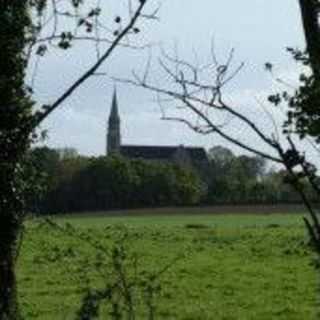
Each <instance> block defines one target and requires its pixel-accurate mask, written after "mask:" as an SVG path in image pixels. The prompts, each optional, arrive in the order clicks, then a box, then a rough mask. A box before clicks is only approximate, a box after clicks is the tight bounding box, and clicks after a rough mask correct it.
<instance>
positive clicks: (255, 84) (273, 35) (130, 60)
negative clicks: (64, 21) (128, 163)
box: [29, 0, 304, 156]
mask: <svg viewBox="0 0 320 320" xmlns="http://www.w3.org/2000/svg"><path fill="white" fill-rule="evenodd" d="M159 2H160V3H161V8H160V11H159V13H158V16H159V18H160V19H159V21H143V22H140V23H139V28H140V29H141V33H140V35H138V36H137V37H136V38H135V41H136V43H137V44H153V47H152V48H151V49H147V50H132V49H128V48H118V49H117V50H116V51H115V53H114V55H113V56H112V57H111V59H109V60H108V61H107V62H106V63H105V64H104V65H103V67H102V69H101V71H103V72H105V73H106V74H107V76H101V77H94V78H91V79H90V80H89V81H88V82H87V83H85V85H83V86H82V87H81V88H79V89H78V90H77V91H76V92H75V94H74V95H73V96H72V97H71V98H69V99H68V100H67V101H66V102H65V103H64V104H63V105H62V106H61V107H60V109H59V110H57V111H56V112H55V113H54V114H53V115H52V116H51V117H50V118H49V119H48V120H46V122H45V123H44V124H43V126H42V129H47V130H48V138H47V140H46V141H45V143H46V144H47V145H49V146H50V147H54V148H63V147H74V148H76V149H77V150H78V151H79V153H80V154H84V155H95V156H97V155H103V154H104V153H105V143H106V142H105V140H106V125H107V117H108V114H109V111H110V106H111V99H112V92H113V88H114V86H115V83H114V81H113V80H112V78H114V77H116V78H130V77H131V73H132V70H137V71H141V70H143V67H144V66H145V62H146V60H147V59H148V57H149V55H150V54H151V55H152V67H151V72H152V78H153V79H155V80H157V81H159V82H160V84H162V83H161V81H163V78H162V76H161V70H160V68H159V66H158V65H157V58H158V54H159V48H160V47H161V48H163V49H165V50H166V51H168V52H172V51H173V49H174V48H175V47H177V48H178V49H177V50H178V53H179V56H181V57H183V58H184V59H186V60H189V61H191V62H192V61H195V59H197V60H199V61H200V62H201V63H203V64H206V63H208V61H210V59H211V56H210V49H211V44H212V41H214V45H215V50H216V53H217V56H218V58H219V59H220V60H221V61H224V60H225V59H227V56H228V53H229V51H230V50H231V49H232V48H234V50H235V61H234V63H235V64H237V63H238V64H239V63H241V62H244V63H245V67H244V68H243V70H242V72H241V73H240V74H239V75H238V76H237V78H236V79H235V80H234V81H233V83H232V85H231V86H230V88H229V92H228V95H229V98H230V101H232V103H234V105H239V108H242V109H241V110H243V111H244V112H245V113H246V114H248V115H249V116H250V118H251V119H253V120H255V121H257V123H258V124H259V125H261V126H262V128H263V129H265V130H269V132H270V130H273V127H272V126H273V124H272V123H271V122H270V119H268V118H267V117H266V116H263V117H262V116H261V109H260V110H259V108H258V109H257V103H256V101H257V99H258V100H259V101H260V100H261V101H265V98H266V97H267V95H268V94H270V93H272V92H273V90H276V89H277V88H275V84H274V82H273V81H272V79H271V78H270V76H269V75H268V74H267V73H266V72H265V70H264V63H265V62H268V61H270V62H272V63H273V64H274V65H275V72H276V73H277V76H281V77H282V79H284V80H286V81H289V82H291V83H294V82H295V80H296V78H297V75H298V72H297V66H296V65H295V64H294V62H293V61H292V59H291V58H290V56H289V55H288V54H287V53H286V50H285V49H286V47H300V48H303V47H304V38H303V33H302V27H301V18H300V13H299V10H298V9H299V8H298V1H297V0H281V1H279V0H268V1H266V0H243V1H237V0H224V1H212V0H188V1H186V0H164V1H158V2H155V1H150V4H149V8H150V10H151V11H152V9H153V8H154V7H155V6H156V5H157V3H159ZM115 3H117V4H114V7H112V8H111V9H110V10H109V11H110V12H111V13H110V17H111V18H112V19H113V17H114V16H116V15H117V14H118V13H120V14H121V13H123V12H124V11H123V10H124V9H123V8H124V4H125V3H126V1H119V0H118V1H115ZM147 8H148V7H147ZM107 9H109V8H107ZM112 19H110V20H112ZM195 57H197V58H195ZM94 59H95V50H94V48H92V47H89V46H87V45H83V44H80V45H78V46H76V47H75V48H74V49H73V50H70V51H69V52H68V53H66V54H65V53H64V54H62V53H59V52H57V51H54V50H52V51H49V54H48V56H47V57H45V58H44V59H42V60H41V63H40V64H39V68H38V70H37V76H36V78H35V82H34V89H35V98H36V101H38V102H39V103H50V102H52V101H54V100H55V98H56V97H58V96H59V94H61V93H62V92H63V91H64V90H65V88H66V87H67V86H68V85H70V84H71V83H72V82H73V81H74V80H75V79H76V78H77V77H78V76H79V75H81V74H82V73H83V72H84V71H85V70H86V69H87V68H88V67H89V66H90V65H91V64H92V62H94ZM31 74H32V68H30V71H29V78H31ZM116 86H117V92H118V101H119V112H120V116H121V133H122V142H123V143H124V144H147V145H180V144H184V145H193V146H203V147H205V148H207V149H209V148H210V147H213V146H215V145H224V146H226V147H228V148H231V149H232V150H234V152H236V153H241V152H242V151H241V150H239V149H238V148H234V147H233V146H232V145H230V144H229V143H226V142H225V141H223V140H222V139H221V138H219V137H218V136H216V135H208V136H201V135H198V134H196V133H194V132H192V131H191V130H190V129H189V128H187V127H185V126H184V125H182V124H178V123H173V122H168V121H163V120H161V112H160V109H159V106H158V104H157V103H156V100H155V96H154V95H152V94H151V93H150V92H148V91H146V90H143V89H139V88H136V87H132V86H129V85H127V84H123V83H117V84H116ZM274 116H275V117H276V118H277V119H278V120H279V121H280V120H281V119H282V116H283V114H282V115H281V112H278V111H276V112H275V114H274ZM268 121H269V122H268ZM228 130H229V132H231V133H232V134H233V135H234V136H235V137H238V138H241V139H244V140H245V141H247V142H249V143H252V144H253V145H255V146H257V145H259V143H260V142H259V141H256V140H255V138H254V136H253V135H251V134H250V132H249V131H248V130H247V129H245V128H243V127H241V126H240V125H238V124H235V123H231V125H230V128H228ZM262 148H263V147H262Z"/></svg>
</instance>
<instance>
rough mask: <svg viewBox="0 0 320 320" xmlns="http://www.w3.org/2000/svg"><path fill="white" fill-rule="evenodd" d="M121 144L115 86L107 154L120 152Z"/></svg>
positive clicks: (109, 122)
mask: <svg viewBox="0 0 320 320" xmlns="http://www.w3.org/2000/svg"><path fill="white" fill-rule="evenodd" d="M120 146H121V134H120V116H119V110H118V98H117V90H116V88H114V92H113V98H112V104H111V111H110V115H109V121H108V132H107V148H106V149H107V150H106V151H107V154H108V155H110V154H112V153H119V152H120Z"/></svg>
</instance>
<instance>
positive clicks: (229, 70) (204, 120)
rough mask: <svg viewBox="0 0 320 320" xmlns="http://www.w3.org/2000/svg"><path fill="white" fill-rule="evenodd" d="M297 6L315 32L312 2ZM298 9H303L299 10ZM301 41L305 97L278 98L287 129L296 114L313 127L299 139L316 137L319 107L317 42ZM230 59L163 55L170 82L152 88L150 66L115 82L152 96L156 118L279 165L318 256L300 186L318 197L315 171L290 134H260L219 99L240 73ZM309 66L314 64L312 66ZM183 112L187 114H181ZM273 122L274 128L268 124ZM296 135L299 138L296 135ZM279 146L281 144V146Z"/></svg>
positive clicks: (316, 227)
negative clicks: (243, 132) (248, 137)
mask: <svg viewBox="0 0 320 320" xmlns="http://www.w3.org/2000/svg"><path fill="white" fill-rule="evenodd" d="M308 2H311V3H312V5H310V3H309V4H308ZM300 4H301V9H302V14H303V17H304V21H305V28H307V25H308V26H309V27H310V25H311V24H310V25H309V23H310V22H312V26H311V31H315V30H318V29H319V28H318V27H317V28H315V27H314V26H315V24H318V23H319V22H318V21H319V19H318V12H319V4H318V1H309V0H303V1H301V2H300ZM304 9H306V10H305V11H304ZM305 30H306V33H308V30H309V29H305ZM309 31H310V30H309ZM307 38H308V48H307V49H308V53H309V55H310V58H309V57H307V58H305V57H304V56H301V55H300V54H299V53H298V52H296V51H295V50H292V51H293V53H294V55H296V57H297V59H298V60H302V61H306V63H307V64H311V65H312V66H313V67H314V68H315V70H314V74H315V76H312V77H311V84H312V86H311V87H310V88H309V87H307V92H306V93H305V92H304V91H303V90H304V88H305V86H302V89H301V90H298V93H297V95H298V97H297V96H296V95H293V96H292V95H290V93H287V92H284V93H283V95H282V97H283V98H284V100H285V101H286V102H287V103H288V105H289V107H291V108H295V109H297V114H294V113H293V114H291V115H293V117H292V118H290V113H288V121H287V124H286V125H290V124H291V123H290V121H291V120H292V119H294V118H295V117H298V118H299V116H300V115H302V117H303V119H306V120H307V121H310V122H311V123H313V122H316V123H317V126H316V129H314V127H312V126H311V125H310V123H307V125H306V124H305V122H304V120H303V122H302V126H304V127H303V130H304V128H305V127H306V128H307V130H306V131H303V130H302V131H301V132H303V134H302V136H301V137H304V136H305V134H307V135H308V134H310V135H311V133H310V131H308V128H311V129H312V131H314V132H315V133H316V134H319V132H320V129H319V128H320V126H319V116H318V112H319V111H318V110H319V108H318V107H317V106H318V101H319V99H318V98H317V97H318V96H319V95H318V93H319V92H320V91H319V88H320V86H319V82H317V78H316V73H317V65H318V62H319V55H313V53H314V52H315V51H314V50H315V48H317V46H318V45H319V42H317V44H315V43H314V41H317V40H318V38H317V39H315V38H314V37H313V36H312V37H311V36H310V35H309V34H307ZM233 57H234V50H231V52H230V54H229V56H228V58H227V59H226V60H225V61H223V62H220V61H219V60H218V59H217V56H216V54H215V52H214V50H213V48H212V55H211V58H212V61H211V62H209V63H206V62H205V63H204V64H203V65H202V66H200V65H199V63H198V61H197V63H196V64H193V63H192V62H190V61H185V60H183V59H182V58H180V57H177V56H172V55H169V54H168V53H166V52H164V53H163V55H162V57H161V58H160V59H159V62H160V67H161V68H162V70H163V72H164V73H165V76H166V79H170V80H171V82H170V81H167V82H166V83H165V84H163V85H160V84H158V83H157V84H155V83H153V82H152V81H151V80H150V77H149V74H150V68H151V63H150V61H148V63H147V66H146V69H145V71H144V73H143V74H140V75H139V74H137V73H136V72H134V73H133V75H134V78H133V79H120V81H122V82H125V83H128V84H131V85H135V86H139V87H142V88H145V89H147V90H150V91H152V92H154V93H155V94H156V96H157V98H158V102H159V105H160V107H161V110H162V119H164V120H167V121H175V122H180V123H183V124H185V125H187V126H188V127H189V128H191V129H192V130H194V131H195V132H197V133H199V134H203V135H209V134H212V135H214V134H215V135H219V136H220V137H221V138H223V139H225V140H226V141H228V142H229V143H232V144H234V145H236V146H238V147H240V148H242V149H243V150H245V151H248V152H251V153H253V154H255V155H256V156H259V157H262V158H264V159H266V160H269V161H272V162H274V163H276V164H278V165H281V166H282V167H283V168H284V169H285V172H286V176H285V178H284V179H285V181H286V182H287V183H290V185H291V186H292V187H293V188H294V189H295V190H296V191H297V192H298V193H299V195H300V196H301V199H302V201H303V203H304V204H305V206H306V208H307V210H308V212H309V219H308V218H304V221H305V224H306V227H307V228H308V231H309V233H310V236H311V238H312V240H313V244H314V245H315V248H316V250H317V252H318V253H319V255H320V222H319V218H318V216H317V212H316V210H315V209H314V208H313V206H312V204H311V203H310V201H309V199H308V197H307V194H306V190H305V184H304V182H305V181H306V180H307V181H308V183H309V184H310V186H311V187H312V188H313V189H314V191H315V192H316V193H317V194H318V196H320V186H319V184H318V181H319V179H318V178H317V175H316V171H317V170H316V167H315V166H314V165H313V164H312V163H310V162H308V161H307V159H306V158H305V156H304V154H303V152H301V151H299V150H298V148H297V146H296V143H295V140H294V135H293V133H294V131H291V130H288V129H287V128H286V129H285V130H284V131H283V136H282V137H281V138H280V132H279V133H277V132H265V131H264V130H263V129H262V128H259V126H258V125H257V123H256V120H255V119H252V118H251V117H250V115H248V114H246V113H245V112H244V111H243V109H241V108H239V107H238V106H237V105H234V104H231V103H230V102H229V100H228V99H227V97H226V94H225V88H226V86H227V85H228V84H229V83H230V82H231V81H232V80H233V79H234V78H235V77H236V75H237V74H238V73H239V72H240V71H241V69H242V68H243V64H240V65H239V66H237V67H233V65H232V62H233ZM313 59H314V60H313ZM314 63H315V64H316V65H314ZM203 66H205V67H203ZM266 67H267V69H272V66H270V65H269V64H266ZM208 79H209V80H208ZM302 80H303V81H307V82H308V81H309V78H307V77H302ZM162 96H165V98H164V99H162V98H161V97H162ZM301 97H302V98H301ZM279 99H280V100H281V94H277V95H275V96H272V97H270V98H269V100H270V102H273V103H274V104H275V105H278V104H279ZM304 99H306V100H307V103H306V104H304V102H305V101H304ZM164 103H167V104H170V106H169V107H168V105H167V108H166V109H165V108H164V107H163V104H164ZM305 105H307V109H306V108H305ZM170 107H171V109H172V108H174V107H177V109H178V111H179V112H180V113H179V115H178V116H170V115H168V114H167V112H165V110H170ZM310 110H311V111H310ZM183 111H187V112H185V113H183ZM264 111H265V110H264ZM190 112H191V113H192V114H193V115H194V118H193V119H191V118H190ZM266 112H267V111H266ZM217 113H219V115H220V117H219V116H216V114H217ZM222 114H224V115H226V116H227V117H229V118H230V117H232V118H233V119H236V120H237V121H238V122H240V123H241V124H242V125H243V126H245V127H246V128H247V129H249V130H250V131H251V133H252V134H253V135H255V137H256V138H257V139H258V141H259V142H258V143H255V144H254V145H252V144H250V143H248V142H246V141H245V140H243V139H242V138H241V137H238V136H234V135H232V132H230V131H229V130H228V126H227V125H225V123H221V122H220V123H219V122H217V119H221V115H222ZM269 116H270V114H269ZM273 123H275V121H274V119H273ZM296 132H298V133H299V130H297V131H296ZM312 135H313V136H314V135H315V134H312ZM283 141H286V143H284V142H283ZM318 142H319V141H318Z"/></svg>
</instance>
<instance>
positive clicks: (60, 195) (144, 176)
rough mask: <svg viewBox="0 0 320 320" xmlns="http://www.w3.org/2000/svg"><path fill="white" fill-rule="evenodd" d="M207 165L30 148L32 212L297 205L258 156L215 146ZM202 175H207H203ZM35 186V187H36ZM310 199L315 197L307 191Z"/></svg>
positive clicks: (278, 176) (278, 174) (279, 178)
mask: <svg viewBox="0 0 320 320" xmlns="http://www.w3.org/2000/svg"><path fill="white" fill-rule="evenodd" d="M208 157H209V164H208V167H205V168H202V169H201V170H202V172H200V174H199V169H198V170H195V169H194V168H188V167H182V166H179V165H178V164H176V163H170V162H157V161H152V162H151V161H145V160H142V159H141V160H140V159H139V160H137V159H135V160H131V159H126V158H123V157H121V156H111V157H104V156H101V157H85V156H80V155H79V154H78V153H77V152H76V151H75V150H73V149H62V150H55V149H50V148H48V147H41V148H34V149H32V150H31V152H30V157H29V159H30V160H29V162H28V163H29V170H32V173H31V172H30V176H33V177H34V180H35V181H34V183H33V186H34V187H33V189H32V190H33V191H32V192H31V193H30V194H29V208H30V211H32V212H34V213H39V214H55V213H68V212H69V213H70V212H83V211H103V210H110V209H130V208H139V207H162V206H188V205H208V204H209V205H215V204H277V203H298V202H300V200H299V197H298V195H297V194H296V192H295V191H294V190H292V188H291V187H290V185H287V184H286V183H284V182H285V181H284V180H285V174H284V172H282V171H279V170H275V169H273V168H268V165H267V162H266V160H264V159H263V158H260V157H252V156H246V155H240V156H237V155H235V154H234V153H233V152H232V151H231V150H229V149H227V148H225V147H222V146H216V147H214V148H212V149H210V150H209V153H208ZM204 171H205V172H204ZM35 186H38V188H35ZM308 192H309V196H310V198H312V199H314V201H316V195H313V192H312V190H311V189H310V190H308Z"/></svg>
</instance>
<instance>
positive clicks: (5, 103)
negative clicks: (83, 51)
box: [0, 0, 154, 320]
mask: <svg viewBox="0 0 320 320" xmlns="http://www.w3.org/2000/svg"><path fill="white" fill-rule="evenodd" d="M146 3H147V1H146V0H140V1H137V2H135V3H133V2H132V3H131V1H129V4H130V7H129V18H128V19H126V20H125V19H122V18H121V17H120V16H119V17H116V19H115V23H116V24H117V27H116V30H115V31H113V32H111V35H110V34H108V37H105V38H104V39H102V38H100V37H99V36H97V37H95V36H92V32H93V31H94V30H98V29H97V28H99V25H100V24H99V23H100V22H99V20H98V17H99V16H100V15H101V8H99V7H94V8H92V7H91V6H90V5H89V6H85V4H86V1H83V0H66V1H56V0H53V1H50V2H49V1H46V0H23V1H21V0H1V1H0V30H1V37H0V46H1V53H0V70H1V73H0V104H1V107H0V149H1V154H0V183H1V188H2V192H1V194H0V225H1V227H0V235H1V239H0V319H1V320H2V319H10V320H14V319H18V318H19V312H18V303H17V290H16V286H17V284H16V276H15V263H16V258H17V250H18V242H19V239H20V230H21V226H22V223H23V220H24V217H25V213H26V203H25V191H26V189H27V188H28V180H27V179H26V178H27V177H26V176H25V174H24V171H23V163H24V160H25V157H26V155H27V150H28V149H29V146H30V143H31V142H32V139H34V132H35V129H36V128H37V126H38V125H39V124H40V123H41V122H42V121H43V120H44V119H46V118H47V117H48V116H49V115H50V114H51V113H52V112H53V111H54V110H56V109H57V108H58V107H59V106H61V104H62V103H63V102H64V101H65V100H66V99H67V98H68V97H69V96H70V95H72V94H73V93H74V92H75V91H76V89H78V88H79V87H80V86H81V85H82V84H83V83H84V82H85V81H86V80H87V79H89V78H90V77H91V76H92V75H95V73H96V72H97V71H98V70H99V68H100V66H101V65H102V64H103V63H104V62H105V61H106V60H107V59H108V58H109V57H110V55H111V54H112V53H113V52H114V51H115V49H116V48H117V47H118V46H121V45H127V46H128V45H129V46H130V43H129V44H128V43H126V42H125V41H127V39H128V37H130V36H131V35H134V34H136V33H138V32H139V29H138V28H137V27H136V22H137V21H138V20H139V19H143V18H147V19H150V18H154V14H151V15H147V14H146V13H145V12H144V8H145V6H146ZM66 7H67V8H69V10H64V8H66ZM46 11H50V12H46ZM45 12H46V13H48V14H49V16H50V17H52V19H51V18H50V19H49V21H47V20H45V18H44V13H45ZM62 18H63V19H72V20H73V21H74V22H75V25H76V32H75V33H72V32H69V31H65V30H63V29H62V28H63V25H61V24H60V21H61V19H62ZM50 22H52V24H51V25H52V26H53V28H52V31H51V32H50V33H49V34H47V36H44V35H43V34H44V32H45V31H46V28H47V27H48V24H49V23H50ZM120 22H122V23H121V24H120ZM80 29H81V30H80ZM105 33H106V31H105V32H104V33H103V34H105ZM79 34H80V35H81V36H78V35H79ZM112 34H113V35H112ZM109 36H112V37H113V38H111V39H110V37H109ZM78 40H79V41H82V40H83V41H96V42H97V43H99V42H104V43H105V44H106V47H105V48H104V49H103V51H101V52H100V51H99V54H98V55H97V60H96V61H94V62H93V63H92V66H91V67H90V68H89V69H88V70H87V71H86V72H84V74H83V75H82V76H80V77H79V79H77V80H76V81H75V82H74V83H72V84H71V85H70V86H69V87H68V88H66V90H65V92H64V93H63V94H62V95H61V96H60V97H58V98H57V99H56V100H55V101H54V102H53V103H49V104H47V105H44V106H42V107H41V108H38V109H37V111H35V110H34V107H33V106H34V103H33V101H32V99H31V94H32V88H28V87H27V86H26V85H25V71H26V67H27V66H28V63H29V62H30V58H31V56H32V54H33V53H36V54H37V55H38V56H40V57H41V56H43V55H44V54H45V53H46V50H47V48H48V46H50V45H54V46H58V47H60V48H61V49H63V50H65V49H68V48H70V47H71V46H72V43H73V42H74V41H78ZM29 186H30V185H29Z"/></svg>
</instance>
